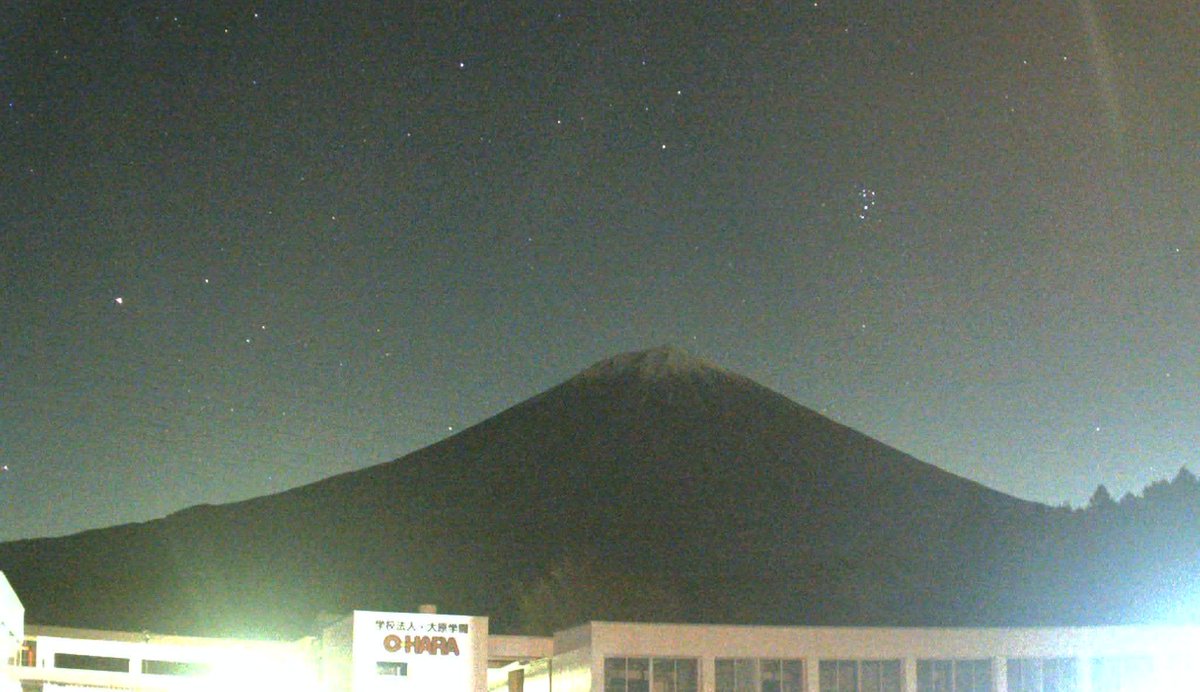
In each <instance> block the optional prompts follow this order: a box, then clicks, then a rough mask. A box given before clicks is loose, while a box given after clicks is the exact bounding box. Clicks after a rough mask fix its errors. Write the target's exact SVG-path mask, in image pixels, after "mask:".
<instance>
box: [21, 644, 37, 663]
mask: <svg viewBox="0 0 1200 692" xmlns="http://www.w3.org/2000/svg"><path fill="white" fill-rule="evenodd" d="M21 665H23V666H29V667H33V666H36V665H37V640H36V639H26V640H25V641H24V642H22V643H21Z"/></svg>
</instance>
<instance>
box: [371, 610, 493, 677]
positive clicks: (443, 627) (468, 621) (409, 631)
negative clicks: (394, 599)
mask: <svg viewBox="0 0 1200 692" xmlns="http://www.w3.org/2000/svg"><path fill="white" fill-rule="evenodd" d="M353 628H354V643H353V649H352V656H353V664H352V665H353V667H354V673H353V675H354V691H355V692H374V691H375V690H378V691H380V692H383V690H405V691H406V692H426V691H428V692H482V691H483V690H486V689H487V618H485V617H470V616H466V615H443V614H440V613H380V612H374V611H362V610H356V611H354V624H353Z"/></svg>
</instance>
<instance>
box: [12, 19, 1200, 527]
mask: <svg viewBox="0 0 1200 692" xmlns="http://www.w3.org/2000/svg"><path fill="white" fill-rule="evenodd" d="M490 4H491V3H456V2H433V3H415V2H414V3H365V4H358V3H335V2H305V3H290V4H289V3H262V4H259V5H249V4H241V3H238V4H230V3H223V2H195V3H191V2H186V3H185V2H175V3H166V2H159V3H155V2H137V3H134V2H107V3H59V2H20V3H17V2H14V3H4V6H3V9H2V10H0V13H3V16H2V17H0V41H2V42H0V107H2V112H0V286H2V291H3V292H2V297H3V301H2V303H0V311H2V312H0V316H2V317H0V324H2V326H3V331H2V334H0V466H2V467H3V469H4V470H3V471H0V540H2V539H14V538H20V537H32V536H43V535H56V534H62V533H68V532H74V531H78V530H81V529H84V528H91V527H99V526H106V525H110V524H114V523H118V522H128V521H144V520H148V519H152V518H156V517H160V516H163V515H165V514H167V513H169V512H172V511H175V510H178V509H181V508H183V507H185V506H189V505H193V504H198V503H203V502H207V503H220V502H228V501H233V500H237V499H244V498H248V497H253V496H257V495H262V494H266V493H272V492H277V491H281V490H284V489H287V488H291V487H294V486H297V485H300V484H304V483H308V482H312V481H315V480H318V479H321V478H324V477H327V476H330V475H332V474H335V473H339V472H343V471H348V470H352V469H358V468H363V467H366V466H369V465H373V464H377V463H381V462H385V461H388V460H390V459H393V458H396V457H398V456H401V455H403V454H405V453H407V452H410V451H413V450H415V449H418V448H420V447H423V446H425V445H428V444H430V443H432V442H435V441H437V440H439V439H441V438H443V437H445V436H447V435H450V434H453V432H455V431H458V430H460V429H461V428H463V427H465V426H469V425H471V424H473V423H476V422H479V421H481V420H483V419H485V418H487V417H488V416H490V415H492V414H495V413H498V412H499V411H501V410H503V409H504V408H507V407H508V406H511V405H513V404H516V403H518V402H520V401H522V400H524V399H526V398H528V397H530V396H532V395H535V394H537V393H538V392H540V391H542V390H544V389H546V388H548V387H550V386H552V385H554V384H557V383H558V382H560V381H562V380H564V379H566V378H568V377H570V376H571V375H573V374H574V373H575V372H577V371H578V370H580V369H582V368H584V367H586V366H588V365H590V364H591V363H593V362H594V361H596V360H599V359H601V358H604V357H606V356H609V355H612V354H615V353H618V352H622V351H628V350H635V349H641V348H648V347H652V346H657V345H662V344H671V345H675V346H678V347H681V348H683V349H685V350H687V351H689V352H691V353H693V354H694V355H697V356H700V357H703V358H706V359H708V360H711V361H713V362H715V363H718V364H720V365H722V366H724V367H726V368H728V369H730V370H734V371H736V372H740V373H742V374H745V375H747V376H749V377H751V378H753V379H755V380H757V381H759V382H760V383H762V384H764V385H766V386H768V387H771V388H773V389H775V390H777V391H779V392H781V393H783V394H784V395H786V396H788V397H790V398H792V399H794V400H795V401H797V402H799V403H801V404H804V405H806V406H809V407H811V408H813V409H816V410H818V411H820V412H822V413H824V414H825V415H827V416H829V417H831V418H833V419H834V420H837V421H839V422H841V423H844V424H847V425H849V426H851V427H854V428H856V429H858V430H861V431H862V432H865V433H867V434H869V435H872V436H874V437H876V438H878V439H880V440H882V441H884V442H886V443H888V444H891V445H893V446H895V447H898V448H900V449H901V450H904V451H906V452H908V453H910V454H912V455H914V456H916V457H918V458H920V459H922V460H924V461H928V462H930V463H933V464H936V465H938V466H941V467H943V468H945V469H947V470H949V471H952V472H954V473H957V474H961V475H964V476H967V477H969V478H972V479H975V480H978V481H980V482H982V483H984V484H986V485H989V486H991V487H994V488H997V489H999V490H1002V491H1005V492H1009V493H1012V494H1015V495H1018V496H1020V497H1024V498H1029V499H1034V500H1038V501H1042V502H1047V503H1051V504H1059V503H1063V502H1068V503H1071V504H1072V505H1076V506H1078V505H1080V504H1083V503H1085V502H1086V501H1087V499H1088V497H1089V496H1090V494H1091V492H1092V491H1093V490H1094V489H1095V487H1096V486H1097V485H1098V484H1100V483H1103V484H1105V485H1107V486H1108V488H1109V489H1110V490H1111V491H1112V492H1113V494H1114V495H1117V496H1119V495H1120V494H1122V493H1125V492H1129V491H1135V492H1136V491H1138V490H1140V489H1141V488H1142V487H1143V486H1144V485H1146V484H1147V483H1149V482H1151V481H1154V480H1157V479H1162V478H1168V477H1171V476H1173V475H1174V473H1175V472H1176V471H1177V470H1178V469H1179V468H1180V467H1181V466H1183V465H1185V464H1186V465H1189V466H1190V467H1191V468H1192V469H1193V470H1200V468H1198V463H1197V454H1198V452H1200V357H1198V354H1200V329H1198V326H1200V281H1198V276H1200V214H1198V212H1197V203H1198V201H1200V78H1197V75H1200V9H1198V8H1200V6H1198V5H1197V4H1196V3H1195V2H1194V0H1171V1H1164V2H1156V1H1153V0H1148V1H1147V2H1136V3H1135V2H1124V3H1115V2H1103V1H1101V0H1079V1H1077V2H1065V1H1063V0H1032V1H1030V0H1020V1H1018V0H1002V1H1001V2H994V3H993V2H989V3H973V2H955V3H946V2H929V1H926V0H916V1H914V2H902V3H900V2H878V1H875V0H861V1H860V0H855V1H854V2H841V1H836V2H835V1H830V0H819V1H818V2H806V3H769V4H768V3H744V4H739V6H737V7H734V6H733V5H734V3H720V4H717V3H678V4H672V3H657V2H646V3H618V2H599V3H595V4H590V3H562V4H559V3H554V4H551V3H546V4H538V3H530V4H527V5H525V6H521V3H496V5H498V6H499V7H490V6H489V5H490ZM714 8H716V9H714Z"/></svg>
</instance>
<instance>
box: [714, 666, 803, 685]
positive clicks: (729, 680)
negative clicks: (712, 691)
mask: <svg viewBox="0 0 1200 692" xmlns="http://www.w3.org/2000/svg"><path fill="white" fill-rule="evenodd" d="M716 676H717V692H804V662H803V661H795V660H782V659H774V658H764V659H754V658H718V659H717V661H716Z"/></svg>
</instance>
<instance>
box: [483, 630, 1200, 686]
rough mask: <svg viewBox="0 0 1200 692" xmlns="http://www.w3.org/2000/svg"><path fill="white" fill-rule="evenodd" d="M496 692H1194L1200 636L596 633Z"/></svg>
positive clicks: (559, 638) (503, 672)
mask: <svg viewBox="0 0 1200 692" xmlns="http://www.w3.org/2000/svg"><path fill="white" fill-rule="evenodd" d="M553 648H554V652H553V654H552V655H551V656H549V657H547V658H543V659H538V660H531V661H526V662H515V663H511V664H509V665H507V666H505V667H504V668H502V669H499V670H497V671H495V672H494V673H493V674H492V676H491V683H490V686H489V689H490V690H491V692H501V691H506V692H551V691H552V692H585V691H588V692H592V691H602V692H760V691H761V692H867V691H869V692H1051V691H1059V692H1076V691H1078V692H1117V691H1120V692H1135V691H1136V692H1197V691H1200V627H1168V626H1161V627H1156V626H1117V627H1063V628H1057V627H1056V628H876V627H756V626H728V625H670V624H635V623H613V622H591V623H587V624H584V625H580V626H579V627H575V628H572V629H569V630H566V631H564V632H559V633H557V634H556V635H555V636H554V644H553Z"/></svg>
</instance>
